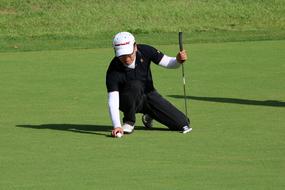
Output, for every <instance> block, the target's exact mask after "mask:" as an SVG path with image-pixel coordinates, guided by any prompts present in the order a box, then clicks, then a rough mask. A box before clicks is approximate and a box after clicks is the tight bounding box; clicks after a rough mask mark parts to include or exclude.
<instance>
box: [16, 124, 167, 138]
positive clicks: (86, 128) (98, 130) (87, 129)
mask: <svg viewBox="0 0 285 190" xmlns="http://www.w3.org/2000/svg"><path fill="white" fill-rule="evenodd" d="M16 127H23V128H31V129H53V130H59V131H69V132H76V133H85V134H94V135H103V136H106V137H112V136H111V131H112V129H113V127H112V126H110V125H85V124H40V125H30V124H26V125H16ZM135 130H149V131H152V130H155V131H166V130H167V131H168V129H167V128H165V129H164V128H152V129H146V128H145V127H142V126H136V128H135ZM106 132H108V134H106Z"/></svg>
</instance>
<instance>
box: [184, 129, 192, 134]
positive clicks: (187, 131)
mask: <svg viewBox="0 0 285 190" xmlns="http://www.w3.org/2000/svg"><path fill="white" fill-rule="evenodd" d="M191 131H192V128H189V129H187V130H185V131H181V133H182V134H186V133H190V132H191Z"/></svg>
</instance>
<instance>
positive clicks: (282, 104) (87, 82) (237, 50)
mask: <svg viewBox="0 0 285 190" xmlns="http://www.w3.org/2000/svg"><path fill="white" fill-rule="evenodd" d="M284 46H285V41H264V42H235V43H208V44H193V45H185V47H186V48H187V49H188V50H189V51H190V52H191V57H190V60H189V61H188V62H187V63H186V65H185V70H186V81H187V95H188V104H189V108H190V115H191V119H192V125H193V128H194V130H193V132H192V133H191V134H187V135H181V134H180V133H177V132H172V131H168V130H166V129H165V127H164V126H162V125H160V124H158V123H155V127H156V128H155V129H154V130H145V129H144V128H143V127H141V126H142V124H141V122H140V121H138V123H137V125H138V126H137V128H136V131H135V133H134V134H132V135H129V136H125V137H124V138H122V139H114V138H111V137H109V135H110V131H111V129H112V127H111V122H110V119H109V117H108V114H106V113H108V111H107V103H106V102H107V97H106V89H105V85H104V77H105V71H106V69H107V65H108V64H107V63H108V62H109V60H110V59H111V58H112V56H113V51H112V49H110V48H100V49H91V50H65V51H38V52H16V53H15V52H14V53H12V52H11V53H1V57H0V70H1V75H0V86H1V94H0V104H1V107H0V112H1V115H0V116H1V120H0V145H1V149H0V163H1V165H0V170H1V173H0V179H1V180H0V189H21V190H23V189H29V190H31V189H189V188H192V189H219V190H221V189H274V190H277V189H280V190H281V189H284V185H285V183H284V180H283V179H284V175H285V173H284V171H285V170H284V169H285V168H284V166H285V165H284V163H285V162H284V154H285V152H284V142H285V141H284V134H285V133H284V132H285V131H284V122H285V119H284V117H283V116H284V114H285V97H284V94H285V91H284V85H283V81H284V80H285V78H284V76H285V73H284V71H285V70H284V67H285V65H284V59H285V57H284V54H283V51H284ZM157 47H158V48H159V49H161V50H162V51H163V52H165V53H167V54H169V55H172V54H174V53H175V52H176V51H177V49H178V47H177V45H167V46H165V45H163V46H157ZM205 55H207V56H205ZM153 77H154V81H155V85H156V87H157V88H158V89H159V91H160V92H161V94H162V95H164V96H165V97H166V98H167V99H169V100H170V101H171V102H172V103H174V104H175V105H176V106H177V107H178V108H180V109H182V110H183V104H184V102H183V99H181V97H182V94H183V89H182V82H181V73H180V70H179V71H178V70H166V69H163V68H160V67H157V66H153ZM165 84H168V85H165ZM138 120H139V116H138Z"/></svg>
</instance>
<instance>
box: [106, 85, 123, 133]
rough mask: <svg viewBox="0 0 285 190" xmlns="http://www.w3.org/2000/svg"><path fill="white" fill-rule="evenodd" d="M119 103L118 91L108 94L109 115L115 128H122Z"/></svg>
mask: <svg viewBox="0 0 285 190" xmlns="http://www.w3.org/2000/svg"><path fill="white" fill-rule="evenodd" d="M119 101H120V100H119V92H118V91H112V92H109V93H108V106H109V115H110V118H111V120H112V124H113V127H114V128H117V127H121V121H120V111H119V105H120V102H119Z"/></svg>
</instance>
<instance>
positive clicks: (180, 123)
mask: <svg viewBox="0 0 285 190" xmlns="http://www.w3.org/2000/svg"><path fill="white" fill-rule="evenodd" d="M151 62H153V63H155V64H157V65H159V66H162V67H166V68H178V67H179V66H180V63H178V62H177V61H176V58H175V57H169V56H167V55H164V54H163V53H161V52H160V51H158V50H157V49H155V48H153V47H151V46H149V45H143V44H138V45H137V52H136V58H135V60H134V62H133V63H132V64H130V65H125V64H123V63H122V62H121V61H120V60H119V58H118V57H114V58H113V60H112V61H111V63H110V65H109V68H108V71H107V75H106V86H107V90H108V104H109V112H110V117H111V120H112V123H113V126H114V128H116V127H121V122H120V114H119V110H121V111H122V112H123V113H124V117H123V122H124V123H128V124H129V125H134V124H135V122H136V117H135V114H136V113H143V114H148V115H149V116H150V117H151V118H153V119H155V120H156V121H158V122H160V123H161V124H163V125H165V126H167V127H168V128H169V129H171V130H178V131H183V130H184V127H187V128H188V129H189V128H190V120H189V119H188V118H186V116H185V115H184V113H182V112H181V111H179V110H178V109H177V108H176V107H175V106H173V105H172V104H171V103H170V102H168V101H167V100H166V99H164V98H163V97H162V96H161V95H160V94H159V93H158V92H157V91H156V90H155V88H154V85H153V81H152V75H151V70H150V64H151Z"/></svg>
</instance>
